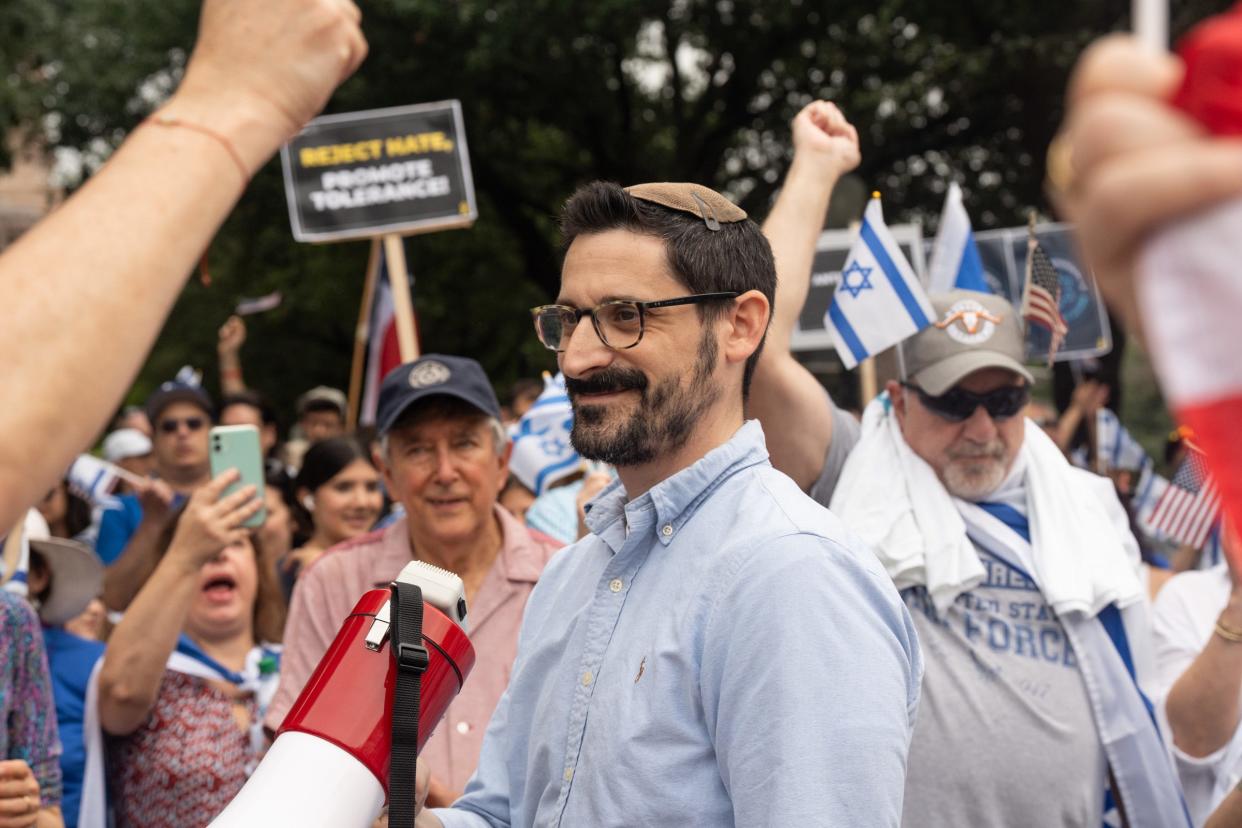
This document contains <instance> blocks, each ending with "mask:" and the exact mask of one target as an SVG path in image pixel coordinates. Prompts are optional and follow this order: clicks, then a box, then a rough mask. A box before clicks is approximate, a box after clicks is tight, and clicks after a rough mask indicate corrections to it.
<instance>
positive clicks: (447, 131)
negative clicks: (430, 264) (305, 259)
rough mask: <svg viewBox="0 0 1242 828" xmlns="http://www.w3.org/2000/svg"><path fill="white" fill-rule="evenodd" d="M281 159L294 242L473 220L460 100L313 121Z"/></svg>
mask: <svg viewBox="0 0 1242 828" xmlns="http://www.w3.org/2000/svg"><path fill="white" fill-rule="evenodd" d="M280 160H281V165H282V166H283V168H284V174H285V198H286V200H287V201H288V204H289V220H290V223H291V224H292V226H293V237H294V238H295V239H297V240H298V241H339V240H342V239H358V238H368V237H372V236H380V235H386V234H390V233H396V234H401V235H408V234H410V233H423V232H428V231H432V230H443V229H446V228H450V227H466V226H469V225H470V224H472V223H473V222H474V220H475V219H476V218H477V217H478V209H477V207H476V205H475V200H474V182H473V180H472V178H471V174H470V158H469V154H468V152H467V149H466V134H465V129H464V127H463V125H462V117H461V103H460V102H459V101H440V102H437V103H428V104H418V105H415V106H401V107H393V108H390V109H373V110H368V111H365V112H349V113H345V114H341V115H327V116H324V117H321V118H316V119H315V120H313V121H311V122H310V123H309V124H307V125H306V128H305V129H303V130H302V131H301V132H300V133H298V135H297V136H296V137H295V138H294V139H293V140H292V141H290V142H289V143H288V144H286V145H285V146H284V147H283V148H282V149H281V151H280Z"/></svg>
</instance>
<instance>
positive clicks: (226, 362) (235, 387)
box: [220, 353, 246, 397]
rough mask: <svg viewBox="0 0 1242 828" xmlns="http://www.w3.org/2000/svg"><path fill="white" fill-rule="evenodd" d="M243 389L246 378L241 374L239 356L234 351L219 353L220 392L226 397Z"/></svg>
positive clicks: (244, 388)
mask: <svg viewBox="0 0 1242 828" xmlns="http://www.w3.org/2000/svg"><path fill="white" fill-rule="evenodd" d="M245 390H246V379H245V377H243V376H242V368H241V357H240V356H239V355H238V354H236V353H221V354H220V392H221V393H222V394H223V395H224V396H226V397H227V396H229V395H231V394H240V393H242V392H243V391H245Z"/></svg>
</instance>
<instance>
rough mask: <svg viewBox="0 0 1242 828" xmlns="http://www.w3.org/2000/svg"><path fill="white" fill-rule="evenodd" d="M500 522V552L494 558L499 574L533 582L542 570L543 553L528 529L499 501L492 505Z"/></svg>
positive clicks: (514, 579) (510, 578)
mask: <svg viewBox="0 0 1242 828" xmlns="http://www.w3.org/2000/svg"><path fill="white" fill-rule="evenodd" d="M493 508H494V510H495V514H496V520H497V522H499V523H500V534H501V540H500V554H499V555H498V556H497V558H496V560H497V562H498V563H499V564H500V571H501V574H503V575H504V576H505V578H507V579H508V580H510V581H521V582H524V583H531V584H533V583H535V582H536V581H538V580H539V573H540V572H542V571H543V564H544V559H545V558H546V556H545V555H541V554H540V551H539V549H538V548H537V546H536V544H535V539H534V538H532V537H531V534H530V530H529V529H528V528H526V526H525V525H524V524H522V522H521V521H519V520H518V519H517V518H515V517H514V516H513V515H512V514H510V513H509V510H508V509H506V508H504V507H503V506H501V505H500V504H499V503H498V504H496V505H495V506H494V507H493Z"/></svg>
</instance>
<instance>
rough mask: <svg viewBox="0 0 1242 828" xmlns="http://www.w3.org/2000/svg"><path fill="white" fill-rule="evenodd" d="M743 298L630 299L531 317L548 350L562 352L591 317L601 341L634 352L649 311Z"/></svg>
mask: <svg viewBox="0 0 1242 828" xmlns="http://www.w3.org/2000/svg"><path fill="white" fill-rule="evenodd" d="M741 295H742V294H741V293H740V292H739V291H736V290H727V291H721V292H717V293H696V294H694V295H693V296H679V297H677V298H676V299H660V300H659V301H656V302H638V301H634V300H631V299H616V300H613V301H611V302H604V303H603V304H600V305H596V306H595V307H593V308H574V307H570V306H569V305H540V306H539V307H537V308H531V309H530V313H531V316H532V317H534V320H535V333H537V334H538V335H539V341H540V342H542V343H543V344H544V346H545V347H547V348H548V349H549V350H552V351H558V352H559V351H563V350H565V345H566V343H568V342H569V339H570V337H572V336H573V335H574V330H575V329H576V328H577V327H578V323H579V322H580V321H582V317H584V316H590V317H591V324H593V325H594V326H595V333H596V334H598V335H599V339H600V341H601V342H603V343H604V344H605V345H607V346H608V347H609V348H612V349H613V350H614V351H624V350H625V349H626V348H633V347H634V346H635V345H637V344H638V343H639V342H642V341H643V331H644V329H645V328H646V319H647V311H649V310H654V309H656V308H671V307H674V306H675V305H697V304H700V303H702V302H715V301H718V300H721V299H734V298H736V297H738V296H741Z"/></svg>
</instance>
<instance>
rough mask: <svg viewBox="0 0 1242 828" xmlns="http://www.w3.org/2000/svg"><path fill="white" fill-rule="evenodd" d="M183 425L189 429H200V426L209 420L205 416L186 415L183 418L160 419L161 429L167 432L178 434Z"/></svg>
mask: <svg viewBox="0 0 1242 828" xmlns="http://www.w3.org/2000/svg"><path fill="white" fill-rule="evenodd" d="M183 425H184V426H185V428H186V430H187V431H198V430H199V429H200V428H202V427H203V426H205V425H207V420H206V419H205V418H203V417H185V418H184V419H181V420H176V419H168V420H160V431H162V432H163V433H165V434H176V433H177V430H178V429H180V428H181V426H183Z"/></svg>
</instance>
